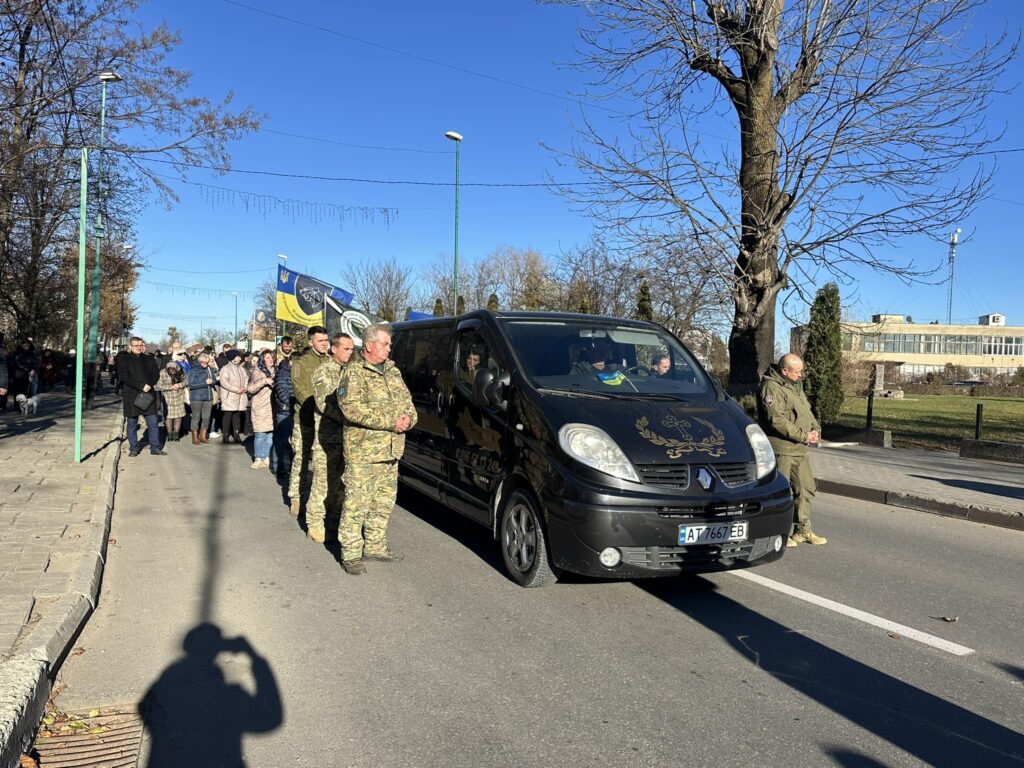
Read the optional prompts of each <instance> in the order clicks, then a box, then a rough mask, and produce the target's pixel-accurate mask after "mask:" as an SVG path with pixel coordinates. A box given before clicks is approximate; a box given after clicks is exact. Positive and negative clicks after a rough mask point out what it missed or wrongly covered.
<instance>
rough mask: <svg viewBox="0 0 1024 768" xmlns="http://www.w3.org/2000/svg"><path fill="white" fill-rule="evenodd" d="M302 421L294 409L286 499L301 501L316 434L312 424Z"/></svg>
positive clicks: (297, 411) (297, 410)
mask: <svg viewBox="0 0 1024 768" xmlns="http://www.w3.org/2000/svg"><path fill="white" fill-rule="evenodd" d="M302 421H303V419H302V416H301V415H300V413H299V409H298V408H296V409H295V416H294V418H293V420H292V471H291V474H290V475H288V499H289V500H293V499H301V498H302V491H303V488H304V487H306V486H305V484H304V483H303V480H304V479H305V474H306V469H307V468H308V467H309V461H310V457H311V453H312V448H313V437H314V435H315V433H316V430H315V427H314V426H313V425H312V424H309V423H306V424H303V423H302Z"/></svg>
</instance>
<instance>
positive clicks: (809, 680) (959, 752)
mask: <svg viewBox="0 0 1024 768" xmlns="http://www.w3.org/2000/svg"><path fill="white" fill-rule="evenodd" d="M638 586H639V587H641V588H642V589H644V590H646V591H647V592H648V593H649V594H651V595H653V596H654V597H657V598H658V599H660V600H662V601H664V602H665V603H667V604H668V605H671V606H672V607H674V608H676V609H677V610H679V611H681V612H682V613H684V614H686V615H687V616H689V617H690V618H691V619H693V620H694V621H697V622H699V623H700V624H702V625H703V626H705V627H707V628H708V629H710V630H712V631H713V632H715V633H717V634H718V635H719V636H720V637H721V638H722V639H723V640H724V641H725V642H727V643H728V644H729V645H730V646H731V647H732V649H733V650H734V651H736V653H737V654H739V655H740V656H741V657H743V658H744V659H746V660H747V661H749V662H750V663H751V664H753V665H754V666H755V667H757V668H758V669H759V670H761V671H762V672H764V673H766V674H767V675H769V676H771V677H773V678H775V679H776V680H777V681H779V682H781V683H783V684H785V685H787V686H789V687H790V688H792V689H793V690H794V691H797V692H798V693H800V694H801V695H803V696H806V697H807V698H809V699H811V700H812V701H815V702H817V703H818V704H819V705H821V706H823V707H826V708H828V709H830V710H832V711H833V712H835V713H836V714H838V715H840V716H842V717H845V718H846V719H847V720H849V721H850V722H851V723H854V724H856V725H857V726H859V727H860V728H863V729H864V730H866V731H868V732H870V733H873V734H875V735H876V736H878V737H879V738H882V739H885V740H886V741H888V742H889V743H891V744H893V745H894V746H895V747H897V748H898V749H901V750H903V751H905V752H906V753H908V754H910V755H913V756H915V757H917V758H918V759H919V760H921V761H923V762H925V763H927V764H928V765H932V766H949V767H950V768H953V767H954V766H956V767H957V768H959V767H960V766H965V765H984V766H987V767H991V766H1001V765H1015V766H1021V765H1022V764H1024V735H1022V734H1020V733H1017V732H1016V731H1013V730H1011V729H1010V728H1007V727H1006V726H1003V725H1000V724H999V723H996V722H993V721H992V720H988V719H986V718H985V717H982V716H980V715H977V714H975V713H974V712H971V711H970V710H968V709H965V708H964V707H961V706H959V705H957V704H953V703H951V702H949V701H947V700H946V699H943V698H940V697H939V696H936V695H934V694H932V693H928V692H927V691H925V690H922V689H920V688H917V687H915V686H913V685H911V684H909V683H905V682H903V681H902V680H899V679H897V678H895V677H893V676H891V675H888V674H886V673H884V672H881V671H879V670H877V669H874V668H872V667H870V666H868V665H867V664H863V663H861V662H859V661H856V660H854V659H851V658H850V657H848V656H846V655H844V654H842V653H840V652H838V651H835V650H833V649H831V648H829V647H828V646H826V645H823V644H822V643H819V642H818V641H816V640H814V639H812V638H811V637H808V636H807V635H805V634H802V633H800V632H796V631H794V630H792V629H791V628H790V627H787V626H785V625H783V624H780V623H779V622H777V621H774V620H772V619H769V618H768V617H766V616H764V615H762V614H760V613H758V612H756V611H753V610H751V609H750V608H747V607H746V606H744V605H742V604H740V603H738V602H736V601H735V600H732V599H731V598H729V597H726V596H724V595H721V594H719V593H717V591H716V587H715V585H714V584H713V583H712V582H710V581H708V580H706V579H698V580H694V581H693V582H692V585H691V589H688V590H686V591H685V592H680V590H679V588H678V585H673V583H672V582H671V581H668V582H665V581H644V582H638ZM850 764H851V765H857V764H859V763H850Z"/></svg>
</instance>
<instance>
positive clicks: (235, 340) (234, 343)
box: [231, 291, 238, 349]
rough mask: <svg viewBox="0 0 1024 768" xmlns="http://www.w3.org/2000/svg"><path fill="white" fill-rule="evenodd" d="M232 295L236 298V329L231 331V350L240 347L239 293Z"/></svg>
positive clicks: (235, 292) (234, 292)
mask: <svg viewBox="0 0 1024 768" xmlns="http://www.w3.org/2000/svg"><path fill="white" fill-rule="evenodd" d="M231 295H232V296H234V297H235V327H234V328H232V329H231V348H232V349H234V348H235V347H236V346H238V291H232V292H231Z"/></svg>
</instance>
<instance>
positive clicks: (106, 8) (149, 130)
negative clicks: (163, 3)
mask: <svg viewBox="0 0 1024 768" xmlns="http://www.w3.org/2000/svg"><path fill="white" fill-rule="evenodd" d="M137 6H138V2H137V0H97V1H96V2H91V3H82V2H80V1H79V0H0V60H2V62H3V66H2V67H0V313H3V314H6V315H7V316H8V317H10V318H12V319H13V321H14V323H15V325H16V327H17V328H19V329H20V332H22V333H25V332H40V331H42V332H50V331H52V330H54V325H55V322H57V321H59V320H60V313H59V311H57V312H53V311H52V310H53V308H54V306H55V302H54V299H58V300H59V299H60V298H61V297H62V296H67V295H73V294H74V291H75V288H74V285H73V283H72V284H71V285H70V286H69V285H63V284H62V285H57V284H56V282H55V281H57V280H58V279H60V278H62V277H66V276H68V275H73V270H67V269H66V268H65V267H64V259H65V255H66V254H67V252H68V251H70V250H71V249H72V248H73V247H74V244H75V243H77V206H78V184H79V180H78V173H77V172H76V171H77V168H78V165H79V154H80V150H81V148H82V147H89V148H91V149H95V148H96V147H97V145H99V143H100V142H99V132H100V131H99V123H100V79H99V74H100V72H102V71H104V70H115V71H116V72H117V73H118V74H119V75H120V76H121V77H123V78H124V79H123V81H122V82H119V83H116V84H111V86H110V88H109V93H108V98H107V104H106V112H105V115H106V125H105V130H106V136H105V142H104V143H105V144H106V152H105V154H104V164H103V179H104V182H105V183H104V184H103V189H102V193H101V189H100V188H99V185H98V184H97V174H96V173H95V171H96V170H97V169H96V166H95V163H96V161H97V160H98V157H97V153H96V152H95V151H93V152H92V153H91V155H92V162H93V171H92V173H90V188H89V203H90V206H91V207H92V208H93V210H92V211H90V220H91V221H92V220H95V219H96V218H97V217H96V216H95V213H96V211H97V210H99V211H101V212H102V214H103V218H104V219H105V224H106V227H105V229H106V239H105V242H108V243H109V242H112V241H117V240H119V241H122V242H124V241H127V240H130V239H131V234H132V226H131V222H132V220H133V218H134V217H133V214H134V213H135V212H136V211H137V209H138V207H139V206H140V205H141V204H142V201H143V197H144V195H145V193H146V189H147V188H148V187H155V188H156V189H157V190H159V191H160V192H161V193H162V194H163V197H164V199H165V201H171V200H173V199H174V195H173V192H172V190H171V188H170V187H169V186H168V183H167V182H166V181H165V180H164V178H163V177H164V174H166V173H167V171H168V170H176V171H177V172H178V173H180V174H184V173H185V167H186V165H188V164H194V163H206V164H213V165H216V166H219V167H225V166H227V164H228V156H227V153H226V145H227V142H228V141H229V140H231V139H234V138H237V137H239V136H240V135H242V134H243V133H245V132H246V131H248V130H250V129H252V128H254V127H255V126H256V124H257V121H256V116H255V115H254V114H253V113H252V112H251V110H243V111H241V112H237V113H234V112H231V111H230V110H229V108H228V102H229V99H230V97H228V98H227V99H225V100H223V101H222V102H220V103H212V102H210V101H209V100H208V99H206V98H203V97H200V96H196V95H191V94H188V93H187V91H188V88H189V79H190V73H188V72H186V71H184V70H180V69H177V68H174V67H171V66H168V65H167V63H166V58H167V56H168V54H169V53H170V51H171V50H172V49H173V48H174V47H175V46H176V45H177V44H178V42H179V38H178V36H177V35H176V34H175V33H173V32H171V31H170V30H168V29H167V28H166V27H165V26H163V25H160V26H158V27H156V28H155V29H153V30H151V31H141V30H140V29H139V27H138V25H137V24H135V23H133V22H132V19H131V16H132V14H133V13H134V11H135V10H136V8H137ZM143 158H150V159H155V160H157V161H160V162H162V163H164V164H162V165H159V166H154V165H151V164H149V163H145V162H142V160H143ZM166 163H170V168H168V166H167V165H166ZM97 206H98V209H97ZM90 240H92V237H91V236H90ZM130 263H132V262H125V263H124V264H122V266H127V265H129V264H130ZM102 269H103V270H104V272H106V266H105V265H103V266H102ZM73 303H74V302H65V303H64V304H63V305H62V306H70V305H73ZM115 320H117V321H119V318H115ZM66 322H67V319H66V318H65V324H66Z"/></svg>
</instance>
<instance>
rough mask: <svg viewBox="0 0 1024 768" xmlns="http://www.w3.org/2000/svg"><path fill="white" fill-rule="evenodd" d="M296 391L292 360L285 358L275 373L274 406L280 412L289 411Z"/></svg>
mask: <svg viewBox="0 0 1024 768" xmlns="http://www.w3.org/2000/svg"><path fill="white" fill-rule="evenodd" d="M294 397H295V393H294V392H293V391H292V361H291V358H285V359H284V360H282V361H281V363H280V365H278V366H277V373H276V374H275V375H274V406H275V407H276V409H277V412H278V413H287V412H289V411H290V410H291V408H292V403H293V401H294Z"/></svg>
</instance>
